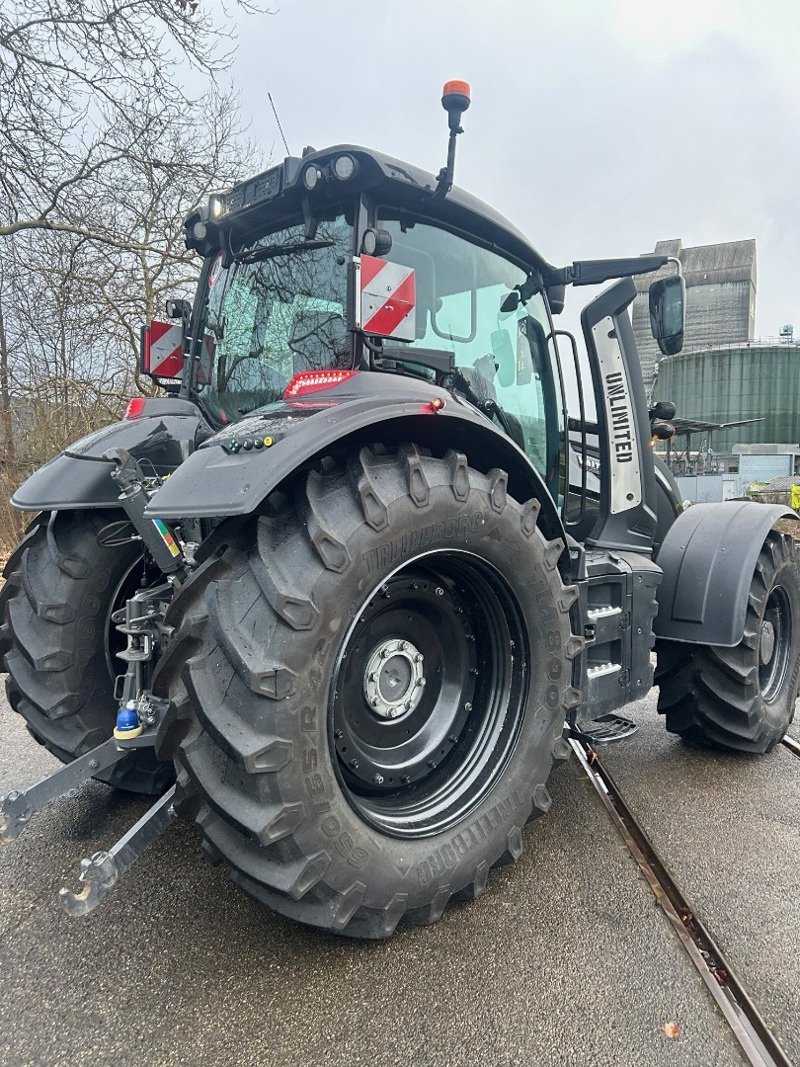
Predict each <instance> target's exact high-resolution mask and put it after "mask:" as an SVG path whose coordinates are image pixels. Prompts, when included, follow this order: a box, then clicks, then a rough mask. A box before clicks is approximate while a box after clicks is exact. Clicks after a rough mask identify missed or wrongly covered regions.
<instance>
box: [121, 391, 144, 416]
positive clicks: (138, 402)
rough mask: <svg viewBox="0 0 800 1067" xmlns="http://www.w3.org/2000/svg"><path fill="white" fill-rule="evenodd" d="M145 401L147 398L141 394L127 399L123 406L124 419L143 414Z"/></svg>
mask: <svg viewBox="0 0 800 1067" xmlns="http://www.w3.org/2000/svg"><path fill="white" fill-rule="evenodd" d="M146 403H147V399H146V398H145V397H143V396H135V397H133V399H132V400H129V401H128V406H127V407H126V408H125V414H124V416H123V418H126V419H139V418H141V417H142V415H144V406H145V404H146Z"/></svg>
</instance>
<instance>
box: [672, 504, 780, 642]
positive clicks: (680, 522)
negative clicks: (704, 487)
mask: <svg viewBox="0 0 800 1067" xmlns="http://www.w3.org/2000/svg"><path fill="white" fill-rule="evenodd" d="M782 518H791V519H797V515H796V514H795V513H794V512H793V511H790V510H789V509H788V508H785V507H782V506H781V505H780V504H758V503H755V502H754V501H741V500H736V501H734V500H731V501H726V502H725V503H722V504H694V505H693V506H692V507H690V508H687V510H686V511H684V512H683V513H682V514H681V515H679V516H678V517H677V518H676V519H675V522H674V523H673V524H672V526H671V527H670V528H669V530H668V531H667V533H666V536H665V537H664V542H663V544H662V545H661V549H660V551H659V553H658V559H657V563H658V565H659V566H660V567H661V569H662V570H663V572H664V578H663V581H662V583H661V589H660V592H659V597H658V602H659V610H658V616H657V617H656V621H655V627H654V629H655V632H656V635H657V636H658V637H663V638H667V639H669V640H670V641H686V642H691V643H694V644H702V645H723V646H727V647H733V646H734V645H738V644H739V642H740V641H741V640H742V637H743V636H744V622H745V615H746V613H747V599H748V595H749V592H750V583H751V582H752V579H753V574H754V572H755V567H756V562H757V560H758V555H759V553H760V551H761V549H762V546H763V544H764V540H765V538H766V536H767V533H768V532H769V531H770V530H771V529H772V527H773V526H774V525H775V523H776V522H777V521H778V520H779V519H782Z"/></svg>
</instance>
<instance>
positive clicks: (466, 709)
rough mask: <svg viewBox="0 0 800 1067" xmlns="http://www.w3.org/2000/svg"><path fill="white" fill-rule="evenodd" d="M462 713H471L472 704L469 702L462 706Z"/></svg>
mask: <svg viewBox="0 0 800 1067" xmlns="http://www.w3.org/2000/svg"><path fill="white" fill-rule="evenodd" d="M464 711H472V704H470V702H469V701H467V702H466V704H465V705H464Z"/></svg>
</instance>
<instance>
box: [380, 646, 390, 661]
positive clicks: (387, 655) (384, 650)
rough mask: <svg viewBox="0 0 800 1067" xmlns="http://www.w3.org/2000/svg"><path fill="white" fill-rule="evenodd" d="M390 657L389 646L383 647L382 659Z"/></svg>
mask: <svg viewBox="0 0 800 1067" xmlns="http://www.w3.org/2000/svg"><path fill="white" fill-rule="evenodd" d="M388 657H389V649H388V648H382V649H381V659H388Z"/></svg>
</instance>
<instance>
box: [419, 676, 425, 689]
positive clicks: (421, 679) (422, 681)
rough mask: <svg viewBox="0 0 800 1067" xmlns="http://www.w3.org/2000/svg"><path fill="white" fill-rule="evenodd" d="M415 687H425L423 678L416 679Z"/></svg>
mask: <svg viewBox="0 0 800 1067" xmlns="http://www.w3.org/2000/svg"><path fill="white" fill-rule="evenodd" d="M417 685H418V686H420V688H422V686H424V685H425V679H424V678H417Z"/></svg>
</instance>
